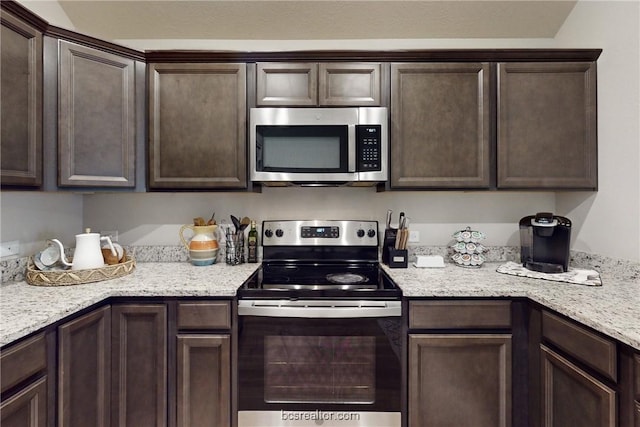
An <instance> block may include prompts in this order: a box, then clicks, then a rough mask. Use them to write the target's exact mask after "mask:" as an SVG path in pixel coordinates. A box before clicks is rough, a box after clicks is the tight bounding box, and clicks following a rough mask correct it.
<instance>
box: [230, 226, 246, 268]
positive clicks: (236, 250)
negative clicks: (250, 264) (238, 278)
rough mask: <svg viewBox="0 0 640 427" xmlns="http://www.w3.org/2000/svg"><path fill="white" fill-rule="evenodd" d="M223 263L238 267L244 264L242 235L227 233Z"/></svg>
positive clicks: (239, 233)
mask: <svg viewBox="0 0 640 427" xmlns="http://www.w3.org/2000/svg"><path fill="white" fill-rule="evenodd" d="M225 249H226V254H225V261H226V263H227V264H229V265H238V264H243V263H244V262H245V259H244V233H241V232H237V233H235V234H233V233H227V235H226V243H225Z"/></svg>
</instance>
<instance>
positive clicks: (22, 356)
mask: <svg viewBox="0 0 640 427" xmlns="http://www.w3.org/2000/svg"><path fill="white" fill-rule="evenodd" d="M46 367H47V344H46V341H45V338H44V334H40V335H36V336H35V337H32V338H29V339H27V340H24V341H22V342H20V343H18V344H16V345H14V346H12V347H11V348H9V349H7V350H3V351H2V356H0V383H1V384H2V385H1V388H2V392H4V391H6V390H8V389H9V388H11V387H13V386H15V385H17V384H19V383H20V382H21V381H24V380H26V379H27V378H29V377H30V376H32V375H34V374H37V373H38V372H40V371H43V370H44V369H45V368H46Z"/></svg>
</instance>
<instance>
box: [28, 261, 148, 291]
mask: <svg viewBox="0 0 640 427" xmlns="http://www.w3.org/2000/svg"><path fill="white" fill-rule="evenodd" d="M135 268H136V261H135V259H133V257H131V256H127V260H126V261H125V262H122V263H120V264H114V265H106V266H104V267H101V268H91V269H87V270H49V271H41V270H38V269H37V268H36V266H35V265H34V264H33V260H32V259H31V258H30V259H29V264H28V265H27V274H26V280H27V283H28V284H30V285H34V286H68V285H81V284H83V283H92V282H101V281H103V280H110V279H115V278H117V277H122V276H126V275H127V274H130V273H131V272H132V271H133V270H134V269H135Z"/></svg>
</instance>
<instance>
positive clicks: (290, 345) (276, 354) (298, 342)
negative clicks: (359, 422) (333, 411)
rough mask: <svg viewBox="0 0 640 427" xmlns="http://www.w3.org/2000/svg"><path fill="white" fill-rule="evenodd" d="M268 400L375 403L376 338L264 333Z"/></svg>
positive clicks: (266, 399)
mask: <svg viewBox="0 0 640 427" xmlns="http://www.w3.org/2000/svg"><path fill="white" fill-rule="evenodd" d="M264 346H265V349H264V351H265V353H264V354H265V358H264V364H265V366H264V400H265V402H267V403H304V402H314V403H352V404H371V403H373V402H374V401H375V380H376V366H375V364H376V348H375V346H376V338H375V337H374V336H266V337H265V340H264Z"/></svg>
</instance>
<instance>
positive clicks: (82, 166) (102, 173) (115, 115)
mask: <svg viewBox="0 0 640 427" xmlns="http://www.w3.org/2000/svg"><path fill="white" fill-rule="evenodd" d="M58 43H59V50H60V52H59V58H60V63H59V93H58V96H59V99H58V174H59V175H58V184H59V185H60V186H63V187H64V186H84V187H91V186H102V187H134V186H135V166H136V161H135V156H136V153H135V148H136V147H135V145H136V141H135V136H136V122H135V120H136V117H135V112H136V108H135V107H136V104H135V61H133V60H132V59H129V58H125V57H120V56H117V55H114V54H111V53H106V52H102V51H100V50H97V49H93V48H89V47H85V46H81V45H76V44H73V43H69V42H65V41H59V42H58Z"/></svg>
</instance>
